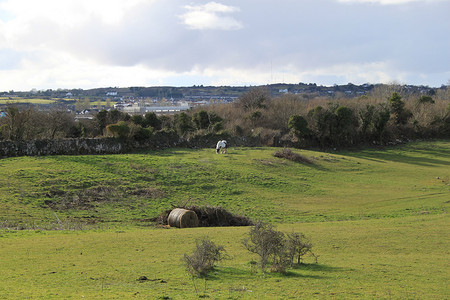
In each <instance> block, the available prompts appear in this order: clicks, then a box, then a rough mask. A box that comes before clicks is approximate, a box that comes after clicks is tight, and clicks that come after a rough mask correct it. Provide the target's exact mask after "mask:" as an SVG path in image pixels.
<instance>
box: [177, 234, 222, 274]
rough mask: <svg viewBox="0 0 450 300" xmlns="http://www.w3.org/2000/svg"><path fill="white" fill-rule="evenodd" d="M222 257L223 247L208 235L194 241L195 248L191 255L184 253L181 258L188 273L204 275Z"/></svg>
mask: <svg viewBox="0 0 450 300" xmlns="http://www.w3.org/2000/svg"><path fill="white" fill-rule="evenodd" d="M224 258H225V248H224V247H223V246H218V245H216V244H215V243H214V242H213V241H211V240H210V239H209V238H208V237H203V238H202V239H201V240H198V241H197V242H196V248H195V250H194V252H193V253H192V254H191V255H188V254H184V257H183V260H184V263H185V265H186V269H187V271H188V273H189V274H191V275H193V276H206V275H207V274H208V272H209V271H211V270H212V269H213V268H214V265H215V263H216V262H218V261H220V260H222V259H224Z"/></svg>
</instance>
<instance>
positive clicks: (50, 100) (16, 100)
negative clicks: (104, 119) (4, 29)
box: [0, 83, 447, 118]
mask: <svg viewBox="0 0 450 300" xmlns="http://www.w3.org/2000/svg"><path fill="white" fill-rule="evenodd" d="M379 86H383V84H369V83H366V84H362V85H354V84H351V83H349V84H346V85H333V86H322V85H317V84H315V83H309V84H306V83H298V84H283V83H279V84H270V85H262V86H240V87H233V86H203V85H199V86H196V85H194V86H191V87H165V86H160V87H127V88H123V87H108V88H96V89H88V90H83V89H57V90H52V89H48V90H36V89H33V90H31V91H20V92H19V91H5V92H0V111H1V107H2V106H5V105H11V104H15V105H18V106H21V105H30V104H33V105H35V106H37V107H39V109H43V110H45V109H50V108H55V107H58V108H61V107H62V106H64V108H67V109H68V110H70V111H72V112H74V113H76V115H77V118H91V117H92V115H93V114H95V113H96V112H98V111H100V110H102V109H106V110H110V109H117V110H120V111H123V112H126V113H129V114H132V115H133V114H144V113H146V112H154V113H156V114H173V113H177V112H180V111H184V110H188V109H190V108H192V107H196V106H205V105H210V104H219V103H232V102H234V101H235V100H236V99H238V98H239V97H240V96H241V95H242V94H244V93H245V92H248V91H249V90H251V89H253V88H262V89H265V90H267V92H268V93H269V94H270V95H271V96H272V97H281V96H283V95H286V94H293V95H299V94H300V95H302V96H303V97H304V98H305V100H306V99H313V98H317V97H326V98H330V99H340V98H353V97H364V96H365V95H368V94H369V93H370V92H371V91H372V90H373V89H374V88H376V87H379ZM401 88H402V90H403V91H404V92H405V93H410V94H426V95H433V94H435V93H436V91H437V90H438V89H445V88H447V87H446V86H442V87H440V88H432V87H428V86H415V85H403V86H401Z"/></svg>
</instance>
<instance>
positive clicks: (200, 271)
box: [183, 222, 317, 277]
mask: <svg viewBox="0 0 450 300" xmlns="http://www.w3.org/2000/svg"><path fill="white" fill-rule="evenodd" d="M242 243H243V245H244V247H245V248H246V249H247V250H249V251H250V252H252V253H256V254H257V255H258V256H259V258H260V260H259V263H260V267H261V271H262V272H265V270H266V267H267V266H268V265H269V264H270V265H271V270H272V271H274V272H281V273H285V272H286V268H288V267H292V266H293V265H294V264H295V263H297V264H300V263H301V259H302V257H303V256H304V255H306V254H308V253H309V254H311V255H313V256H314V257H315V258H316V263H317V257H316V256H315V255H314V253H313V252H312V244H311V242H310V241H309V240H308V239H307V238H306V237H305V235H304V234H302V233H296V232H292V233H288V234H284V233H283V232H281V231H277V230H275V228H274V227H273V225H271V224H268V223H263V222H257V223H256V224H255V225H254V226H253V227H252V228H251V229H250V232H249V235H248V237H246V238H245V239H244V240H243V241H242ZM224 258H225V248H224V247H223V246H218V245H216V244H215V243H214V242H212V241H211V240H210V239H209V238H207V237H203V238H202V239H200V240H197V241H196V248H195V250H194V252H193V253H192V254H191V255H188V254H184V257H183V261H184V263H185V266H186V270H187V271H188V273H190V274H191V275H192V276H203V277H205V276H207V274H208V272H209V271H211V270H212V269H213V268H214V265H215V263H216V262H218V261H220V260H222V259H224Z"/></svg>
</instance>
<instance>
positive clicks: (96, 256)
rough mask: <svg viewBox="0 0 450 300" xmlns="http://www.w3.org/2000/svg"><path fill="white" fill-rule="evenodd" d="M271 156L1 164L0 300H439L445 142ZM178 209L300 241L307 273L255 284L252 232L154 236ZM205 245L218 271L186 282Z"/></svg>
mask: <svg viewBox="0 0 450 300" xmlns="http://www.w3.org/2000/svg"><path fill="white" fill-rule="evenodd" d="M276 150H278V149H275V148H233V147H232V148H230V149H229V152H228V154H225V155H217V154H215V151H214V149H167V150H161V151H144V152H141V153H135V154H123V155H93V156H48V157H19V158H4V159H0V257H1V259H0V277H1V278H2V281H0V298H5V299H15V298H18V297H19V298H28V299H38V298H54V299H58V298H64V299H66V298H83V297H84V298H87V299H92V298H96V299H102V298H117V299H122V298H143V299H157V298H160V299H196V298H198V297H199V296H201V297H209V298H212V299H289V298H291V299H302V298H306V299H310V298H317V299H323V298H336V299H348V298H353V299H361V298H363V299H374V298H382V299H446V298H448V295H449V294H450V289H449V288H448V286H449V279H450V272H449V255H448V254H449V253H448V249H449V246H450V242H449V234H448V228H449V226H448V225H449V217H448V206H449V200H450V185H449V178H450V168H449V166H450V142H449V141H434V142H417V143H410V144H407V145H402V146H397V147H391V148H386V149H367V150H359V151H340V152H332V153H329V152H319V151H306V150H294V152H296V153H299V154H301V155H304V156H306V157H307V158H309V159H310V160H311V161H312V162H313V163H312V164H303V163H296V162H292V161H288V160H285V159H280V158H275V157H274V156H273V153H274V152H275V151H276ZM186 202H189V204H196V205H220V206H223V207H225V208H227V209H228V210H230V211H232V212H234V213H237V214H242V215H245V216H248V217H250V218H252V219H254V220H264V221H267V222H271V223H273V224H276V225H277V228H278V229H279V230H282V231H284V232H291V231H297V232H303V233H305V234H306V235H307V236H309V237H310V239H311V241H312V242H313V244H314V247H313V250H314V252H315V254H316V255H318V256H319V259H318V263H317V264H314V260H313V259H312V258H310V259H309V260H308V259H307V261H306V264H304V265H301V266H298V267H295V268H293V269H289V271H288V273H287V274H285V275H281V274H278V273H270V272H268V273H266V274H262V273H261V272H260V271H259V270H258V269H257V267H255V265H254V264H253V263H252V261H254V260H255V261H256V260H257V257H255V256H254V255H253V254H251V253H249V252H248V251H247V250H245V249H244V247H243V246H242V245H241V240H242V239H243V238H244V236H245V235H246V234H247V233H248V231H249V228H245V227H241V228H237V227H231V228H230V227H228V228H225V227H222V228H195V229H164V228H158V227H155V226H153V223H152V222H151V221H150V219H151V218H154V217H156V216H158V215H159V214H160V213H161V212H162V211H164V210H166V209H168V208H170V207H171V206H172V205H177V204H184V203H186ZM18 229H23V230H18ZM48 229H50V230H48ZM52 229H62V230H52ZM70 229H72V230H70ZM205 235H206V236H208V237H210V238H211V239H212V240H213V241H214V242H216V243H217V244H221V245H223V246H224V247H225V249H226V251H227V253H228V255H229V259H227V260H225V261H221V262H220V263H219V264H218V266H217V268H216V269H215V271H214V272H213V273H211V275H210V276H209V278H208V280H206V281H204V280H203V279H194V280H192V278H191V277H190V276H188V275H187V273H186V271H185V269H184V266H183V263H182V261H181V259H182V257H183V254H184V253H188V252H190V251H192V250H193V248H194V246H195V240H196V239H198V238H200V237H203V236H205ZM141 276H146V277H147V278H148V280H146V281H139V280H138V279H139V278H140V277H141Z"/></svg>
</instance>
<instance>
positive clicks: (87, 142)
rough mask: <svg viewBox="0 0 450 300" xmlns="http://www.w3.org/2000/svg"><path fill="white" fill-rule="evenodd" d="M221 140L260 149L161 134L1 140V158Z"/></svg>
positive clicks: (192, 145) (209, 138)
mask: <svg viewBox="0 0 450 300" xmlns="http://www.w3.org/2000/svg"><path fill="white" fill-rule="evenodd" d="M220 139H227V140H228V142H229V145H230V146H231V147H235V146H258V145H257V141H256V140H252V139H248V138H231V137H229V136H221V135H208V136H198V137H193V138H191V139H183V138H179V137H178V136H177V135H175V134H167V133H157V134H155V135H154V136H153V137H152V138H151V139H148V140H145V141H141V142H136V141H134V142H130V141H123V140H119V139H114V138H96V139H64V140H31V141H0V157H14V156H47V155H83V154H118V153H129V152H132V151H137V150H146V149H165V148H215V146H216V143H217V141H218V140H220Z"/></svg>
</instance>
